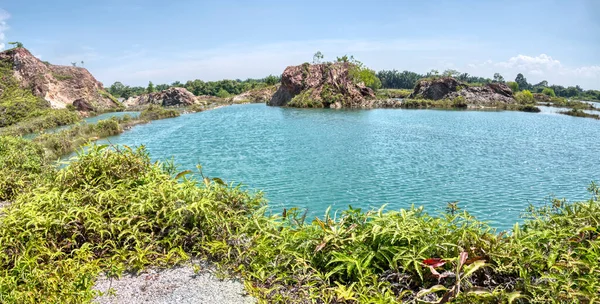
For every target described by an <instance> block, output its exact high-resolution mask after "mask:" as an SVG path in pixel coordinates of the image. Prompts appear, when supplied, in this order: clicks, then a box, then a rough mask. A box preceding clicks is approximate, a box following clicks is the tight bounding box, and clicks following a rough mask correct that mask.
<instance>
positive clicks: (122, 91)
mask: <svg viewBox="0 0 600 304" xmlns="http://www.w3.org/2000/svg"><path fill="white" fill-rule="evenodd" d="M280 80H281V77H279V76H274V75H269V76H267V77H265V78H262V79H246V80H239V79H236V80H229V79H225V80H220V81H208V82H204V81H202V80H200V79H196V80H190V81H187V82H186V83H185V84H184V83H181V82H179V81H176V82H173V83H171V84H158V85H155V86H154V89H155V90H157V91H163V90H166V89H168V88H171V87H180V88H185V89H186V90H188V91H190V92H191V93H192V94H194V95H196V96H202V95H208V96H218V94H221V95H224V93H223V92H222V91H224V92H226V93H227V94H228V95H227V96H228V97H229V96H231V95H239V94H241V93H243V92H246V91H249V90H252V89H260V88H264V87H267V86H271V85H275V84H277V83H279V82H280ZM147 89H148V88H147V87H146V88H144V87H139V86H138V87H131V86H126V85H124V84H123V83H121V82H119V81H117V82H115V83H114V84H113V85H111V86H110V88H109V89H108V91H109V92H110V94H112V95H113V96H115V97H122V98H125V99H127V98H129V97H132V96H138V95H141V94H144V93H147V92H148V90H147Z"/></svg>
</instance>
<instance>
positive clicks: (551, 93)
mask: <svg viewBox="0 0 600 304" xmlns="http://www.w3.org/2000/svg"><path fill="white" fill-rule="evenodd" d="M542 94H544V95H547V96H550V97H556V94H555V93H554V90H553V89H552V88H544V89H543V90H542Z"/></svg>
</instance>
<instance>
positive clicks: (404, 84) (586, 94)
mask: <svg viewBox="0 0 600 304" xmlns="http://www.w3.org/2000/svg"><path fill="white" fill-rule="evenodd" d="M436 76H451V77H454V78H456V79H458V80H460V81H463V82H466V83H470V84H474V85H482V84H486V83H492V82H501V83H504V82H505V81H504V77H502V75H500V74H499V73H496V74H494V78H493V79H490V78H484V77H477V76H472V75H469V73H460V72H458V71H456V70H446V71H444V72H443V73H441V74H440V73H439V72H438V71H436V70H432V71H430V72H428V73H427V74H419V73H415V72H411V71H403V72H399V71H397V70H383V71H379V72H377V77H378V78H379V80H381V86H382V87H383V88H386V89H413V88H414V87H415V84H416V83H417V81H418V80H419V79H422V78H429V77H436ZM507 83H508V84H509V85H510V86H511V88H517V90H519V91H520V90H529V91H531V92H533V93H542V91H544V89H547V88H550V89H552V90H553V91H554V93H555V94H556V96H559V97H566V98H579V99H589V100H600V91H598V90H583V89H582V88H581V87H580V86H578V85H577V86H574V87H573V86H570V87H566V88H565V87H563V86H560V85H548V81H546V80H544V81H541V82H539V83H537V84H531V83H529V82H527V78H525V76H523V74H520V73H519V74H518V75H517V77H516V78H515V81H514V82H510V81H509V82H507ZM515 84H516V85H515Z"/></svg>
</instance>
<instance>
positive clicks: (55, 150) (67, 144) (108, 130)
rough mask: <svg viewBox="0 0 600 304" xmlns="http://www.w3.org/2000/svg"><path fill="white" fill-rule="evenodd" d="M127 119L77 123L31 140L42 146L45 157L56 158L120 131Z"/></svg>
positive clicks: (127, 117)
mask: <svg viewBox="0 0 600 304" xmlns="http://www.w3.org/2000/svg"><path fill="white" fill-rule="evenodd" d="M128 120H130V117H129V116H126V117H123V118H120V119H118V118H111V119H106V120H101V121H99V122H98V123H95V124H85V123H84V124H78V125H75V126H73V127H71V128H68V129H65V130H62V131H60V132H57V133H47V134H41V135H39V136H38V137H36V138H35V139H34V140H33V141H34V142H35V143H38V144H39V145H40V146H41V147H43V148H44V151H45V157H46V158H47V159H50V160H56V159H58V158H59V157H61V156H63V155H67V154H69V153H71V152H74V151H75V150H76V149H77V148H78V147H80V146H82V145H84V144H86V143H89V142H90V141H93V140H97V139H100V138H104V137H108V136H112V135H117V134H120V133H122V132H123V127H122V126H121V123H123V122H126V121H128Z"/></svg>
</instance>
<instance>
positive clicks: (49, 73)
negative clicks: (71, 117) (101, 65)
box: [0, 48, 120, 110]
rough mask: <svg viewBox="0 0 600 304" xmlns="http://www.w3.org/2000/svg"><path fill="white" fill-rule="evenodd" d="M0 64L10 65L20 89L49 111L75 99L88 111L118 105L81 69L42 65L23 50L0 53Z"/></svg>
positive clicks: (64, 105)
mask: <svg viewBox="0 0 600 304" xmlns="http://www.w3.org/2000/svg"><path fill="white" fill-rule="evenodd" d="M0 61H3V62H5V63H8V64H9V65H10V66H12V69H13V76H14V78H15V79H16V80H17V81H18V83H19V85H20V86H21V87H22V88H24V89H31V91H32V92H33V94H34V95H36V96H38V97H41V98H43V99H45V100H46V101H48V103H49V104H50V106H52V107H53V108H65V107H66V106H67V105H72V104H73V103H74V102H75V101H76V100H83V101H84V102H85V103H86V104H87V105H88V106H89V107H86V109H88V110H89V109H94V110H102V109H109V108H116V107H119V106H120V105H119V103H118V102H117V101H116V99H114V97H112V96H111V95H110V94H109V93H107V92H106V91H105V90H104V87H103V86H102V83H100V82H99V81H97V80H96V79H95V78H94V76H92V74H90V72H89V71H88V70H86V69H84V68H81V67H70V66H59V65H52V64H49V63H45V62H42V61H41V60H39V59H38V58H37V57H35V56H33V55H32V54H31V53H30V52H29V51H28V50H27V49H25V48H15V49H10V50H7V51H4V52H0Z"/></svg>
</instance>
